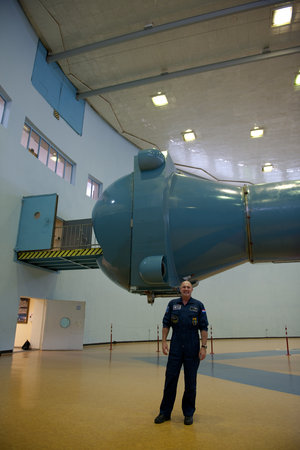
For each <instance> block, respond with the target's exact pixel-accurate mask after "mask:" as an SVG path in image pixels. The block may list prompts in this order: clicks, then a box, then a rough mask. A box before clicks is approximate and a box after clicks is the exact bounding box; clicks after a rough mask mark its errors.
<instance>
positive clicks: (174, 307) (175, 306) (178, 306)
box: [173, 305, 181, 311]
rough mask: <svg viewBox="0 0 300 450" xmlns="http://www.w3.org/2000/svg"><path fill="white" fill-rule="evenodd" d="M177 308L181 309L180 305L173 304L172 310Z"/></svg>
mask: <svg viewBox="0 0 300 450" xmlns="http://www.w3.org/2000/svg"><path fill="white" fill-rule="evenodd" d="M179 309H181V305H174V306H173V311H178V310H179Z"/></svg>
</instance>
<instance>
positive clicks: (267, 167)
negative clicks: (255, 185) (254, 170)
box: [261, 163, 274, 172]
mask: <svg viewBox="0 0 300 450" xmlns="http://www.w3.org/2000/svg"><path fill="white" fill-rule="evenodd" d="M273 169H274V167H273V164H271V163H265V164H264V165H263V166H262V168H261V170H262V171H263V172H272V170H273Z"/></svg>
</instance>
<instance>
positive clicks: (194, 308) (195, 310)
mask: <svg viewBox="0 0 300 450" xmlns="http://www.w3.org/2000/svg"><path fill="white" fill-rule="evenodd" d="M190 311H193V312H198V308H197V306H190Z"/></svg>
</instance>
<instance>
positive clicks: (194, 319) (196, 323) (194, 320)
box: [192, 317, 198, 327]
mask: <svg viewBox="0 0 300 450" xmlns="http://www.w3.org/2000/svg"><path fill="white" fill-rule="evenodd" d="M192 324H193V325H194V327H195V326H196V325H198V319H197V317H193V318H192Z"/></svg>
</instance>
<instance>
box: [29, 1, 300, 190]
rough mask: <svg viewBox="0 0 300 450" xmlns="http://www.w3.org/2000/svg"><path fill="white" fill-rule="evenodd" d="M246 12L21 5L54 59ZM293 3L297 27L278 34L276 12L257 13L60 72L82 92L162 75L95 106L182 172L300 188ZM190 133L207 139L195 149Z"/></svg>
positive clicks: (175, 6) (298, 35)
mask: <svg viewBox="0 0 300 450" xmlns="http://www.w3.org/2000/svg"><path fill="white" fill-rule="evenodd" d="M246 3H247V2H245V1H238V0H224V1H215V2H211V1H199V0H185V1H184V2H183V1H182V0H169V1H164V2H161V1H158V0H151V1H150V0H146V1H143V2H141V1H140V0H130V1H129V0H111V1H104V0H98V1H97V0H86V1H85V2H83V1H81V0H75V1H74V0H72V1H71V0H21V1H20V4H21V5H22V6H23V8H24V11H25V13H26V15H27V17H28V19H29V20H30V22H31V23H32V26H33V27H34V29H35V30H36V32H37V34H38V36H39V37H40V39H41V40H42V42H43V43H44V45H46V47H47V49H48V51H49V54H53V53H54V54H55V53H57V52H61V51H66V50H70V49H73V48H76V47H81V46H84V45H87V44H91V43H94V42H97V41H99V40H104V39H108V38H112V37H116V36H121V35H124V34H126V33H131V32H136V31H139V30H143V28H144V27H145V26H146V25H148V24H153V26H154V27H155V26H158V25H161V24H165V23H169V22H172V21H177V20H181V19H186V18H188V17H192V16H196V15H200V14H204V13H209V12H213V11H214V12H216V11H221V10H223V9H224V8H231V7H234V6H240V5H244V4H246ZM249 3H251V2H249ZM252 3H255V4H257V3H259V2H252ZM281 3H283V4H285V3H287V2H281ZM289 3H291V4H292V5H293V8H294V14H293V21H292V24H291V25H288V26H284V27H280V28H278V29H272V28H271V26H270V24H271V16H272V6H268V7H263V8H255V9H253V10H251V11H247V12H240V13H236V14H231V15H227V16H224V17H218V18H214V19H211V20H206V21H203V22H201V23H196V24H193V25H188V26H182V27H179V28H176V29H172V30H169V31H164V32H160V33H156V34H152V35H149V36H145V37H142V38H139V39H133V40H130V41H127V42H123V43H119V44H116V45H110V46H107V47H105V48H101V49H97V50H94V51H89V52H86V53H82V54H79V55H77V56H72V57H68V58H64V59H61V60H60V61H59V64H60V65H61V67H62V69H63V70H64V72H65V73H66V75H67V76H68V77H69V79H70V80H71V81H72V83H73V84H74V85H75V86H76V87H77V89H78V92H80V93H82V92H86V91H89V90H93V89H98V88H102V87H106V86H111V85H119V84H121V83H124V82H129V81H133V80H138V79H144V78H147V77H151V76H157V77H158V79H157V80H156V81H155V82H152V83H145V84H143V85H142V86H138V87H131V88H128V87H127V88H126V89H121V86H120V87H119V88H118V89H117V90H116V91H114V92H105V93H102V94H101V95H97V96H92V97H89V98H88V99H87V101H88V102H89V103H90V104H91V106H92V107H93V108H94V109H95V110H96V111H97V112H98V113H99V115H100V116H101V117H103V118H104V119H105V120H106V121H107V122H108V123H110V124H111V125H112V126H113V127H114V128H115V129H116V130H117V131H118V132H119V133H121V134H122V135H123V136H124V137H125V138H126V139H128V140H130V141H131V142H133V143H134V144H135V145H137V146H138V147H139V148H149V147H153V146H155V147H157V148H159V149H160V150H168V151H169V152H170V154H171V156H172V158H173V160H174V162H175V163H176V164H178V168H179V169H180V168H181V169H182V170H185V171H189V172H190V173H194V174H196V175H199V176H204V177H206V178H209V179H220V180H230V182H231V180H234V182H238V183H239V184H242V183H244V182H249V183H262V182H271V181H281V180H285V179H300V150H299V142H300V127H299V119H300V101H299V100H300V91H297V90H296V89H295V88H294V85H293V81H294V77H295V75H296V73H297V72H298V71H299V69H300V55H299V44H300V30H299V27H300V18H299V14H300V13H299V11H300V2H299V1H294V2H289ZM290 48H293V49H294V51H293V53H292V54H290V55H285V56H280V57H276V58H269V59H265V60H261V61H254V62H250V63H247V64H237V65H235V66H234V67H227V68H218V70H210V71H205V72H203V73H198V74H195V75H185V76H181V77H178V78H174V79H167V78H164V76H163V75H161V74H162V73H173V72H176V71H179V70H185V69H189V68H192V67H198V66H206V65H208V64H215V63H220V62H224V61H228V60H233V59H236V58H243V57H247V56H251V55H261V54H263V55H264V56H266V55H269V56H270V54H273V52H275V51H276V50H280V49H290ZM158 91H162V92H164V93H165V94H166V95H167V97H168V100H169V104H168V105H167V106H165V107H161V108H155V107H154V105H153V104H152V101H151V96H152V95H154V94H156V93H157V92H158ZM255 124H257V125H261V126H263V127H264V128H265V134H264V137H263V138H261V139H251V138H250V129H251V128H252V127H253V126H254V125H255ZM188 128H191V129H193V130H194V131H195V133H196V136H197V139H196V140H195V141H194V142H192V143H189V144H188V143H185V142H184V141H183V139H182V132H183V131H184V130H186V129H188ZM265 162H271V163H272V164H273V165H274V170H273V172H271V173H268V174H265V173H263V172H262V170H261V167H262V165H263V164H264V163H265ZM186 166H189V167H186ZM193 168H194V169H193Z"/></svg>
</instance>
